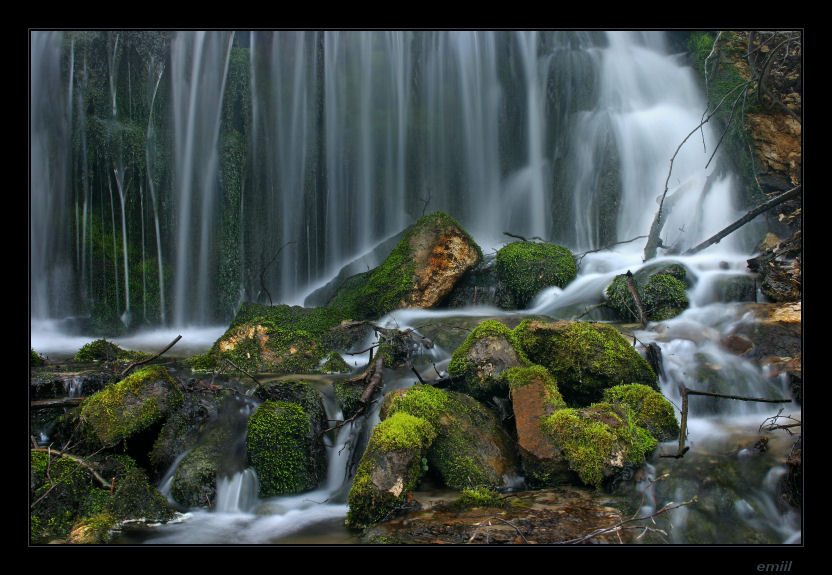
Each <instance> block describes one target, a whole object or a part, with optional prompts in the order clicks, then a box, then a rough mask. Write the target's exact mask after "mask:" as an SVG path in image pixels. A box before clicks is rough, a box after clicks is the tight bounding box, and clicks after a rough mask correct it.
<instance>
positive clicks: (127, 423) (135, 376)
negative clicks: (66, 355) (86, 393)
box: [81, 366, 183, 446]
mask: <svg viewBox="0 0 832 575" xmlns="http://www.w3.org/2000/svg"><path fill="white" fill-rule="evenodd" d="M182 399H183V394H182V390H181V389H180V388H179V386H178V385H177V384H176V382H174V380H173V379H172V378H171V377H170V375H169V374H168V372H167V370H166V369H165V368H164V367H162V366H149V367H145V368H143V369H140V370H138V371H135V372H133V373H131V374H130V375H128V376H127V377H126V378H124V379H123V380H121V381H119V382H118V383H115V384H113V385H110V386H108V387H106V388H105V389H103V390H102V391H100V392H98V393H96V394H95V395H92V396H90V397H88V398H87V399H86V400H85V401H84V403H83V404H82V405H81V419H82V420H83V421H84V423H85V424H86V425H87V426H89V428H90V429H91V430H92V433H93V434H94V435H95V436H96V437H97V439H98V441H100V442H101V444H102V445H105V446H113V445H116V444H117V443H119V442H120V441H122V440H125V439H127V438H129V437H131V436H133V435H135V434H138V433H140V432H142V431H145V430H148V429H150V428H152V427H153V426H155V425H156V424H159V425H161V423H162V421H163V420H164V419H165V418H166V417H167V415H168V414H169V413H170V412H171V411H173V410H174V409H175V408H176V407H178V406H179V405H180V404H181V403H182Z"/></svg>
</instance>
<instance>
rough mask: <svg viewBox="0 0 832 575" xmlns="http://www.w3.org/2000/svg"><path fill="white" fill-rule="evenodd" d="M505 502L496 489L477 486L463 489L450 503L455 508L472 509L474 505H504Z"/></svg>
mask: <svg viewBox="0 0 832 575" xmlns="http://www.w3.org/2000/svg"><path fill="white" fill-rule="evenodd" d="M505 505H506V504H505V502H504V501H503V500H502V496H501V495H500V493H499V492H498V491H495V490H493V489H487V488H484V487H478V488H475V489H463V490H462V493H461V494H460V496H459V497H458V498H457V499H456V500H455V501H454V502H453V503H451V507H453V508H456V509H474V508H476V507H505Z"/></svg>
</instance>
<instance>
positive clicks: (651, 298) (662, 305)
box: [642, 274, 690, 321]
mask: <svg viewBox="0 0 832 575" xmlns="http://www.w3.org/2000/svg"><path fill="white" fill-rule="evenodd" d="M686 289H687V288H686V286H685V284H684V283H683V282H682V281H680V280H679V279H677V278H676V277H674V276H672V275H670V274H654V275H652V276H650V279H649V280H647V284H646V285H645V286H644V295H643V297H642V300H643V302H644V307H645V313H646V314H647V317H648V319H649V320H650V321H663V320H667V319H670V318H673V317H676V316H677V315H679V314H680V313H682V312H683V311H684V310H685V309H687V307H688V306H689V305H690V302H689V301H688V294H687V291H686Z"/></svg>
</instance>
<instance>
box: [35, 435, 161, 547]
mask: <svg viewBox="0 0 832 575" xmlns="http://www.w3.org/2000/svg"><path fill="white" fill-rule="evenodd" d="M30 471H31V501H32V508H31V510H30V536H31V542H32V543H36V544H37V543H48V542H50V541H55V540H57V541H66V542H67V543H107V542H109V540H110V537H111V535H112V531H113V530H115V529H117V528H119V527H120V523H121V521H122V520H125V519H142V518H144V519H146V520H148V521H166V520H168V519H170V518H172V517H173V510H172V509H171V508H170V506H169V505H168V502H167V500H166V499H165V498H164V497H163V496H162V494H161V493H159V492H158V491H157V490H156V488H155V487H153V486H152V485H151V484H150V483H149V481H148V478H147V475H146V473H145V472H144V471H143V470H142V469H141V468H139V467H137V466H136V464H135V462H134V461H133V460H132V459H130V458H129V457H126V456H112V455H110V456H106V457H104V456H101V455H98V456H90V457H86V458H84V463H81V462H80V460H79V459H76V458H75V457H74V456H69V455H63V454H56V453H55V452H52V453H48V452H46V450H44V451H33V452H32V453H31V467H30ZM95 472H97V474H98V477H96V475H95V474H94V473H95ZM105 477H106V478H107V479H106V480H104V479H103V478H105ZM108 481H111V483H110V485H109V486H106V487H105V486H104V485H103V483H102V482H104V483H106V482H108ZM111 488H112V492H111Z"/></svg>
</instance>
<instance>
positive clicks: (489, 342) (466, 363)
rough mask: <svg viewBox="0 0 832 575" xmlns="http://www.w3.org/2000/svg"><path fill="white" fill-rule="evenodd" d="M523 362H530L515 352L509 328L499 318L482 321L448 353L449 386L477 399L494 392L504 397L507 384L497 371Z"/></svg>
mask: <svg viewBox="0 0 832 575" xmlns="http://www.w3.org/2000/svg"><path fill="white" fill-rule="evenodd" d="M527 365H530V363H529V361H528V360H527V359H526V357H525V356H524V355H523V353H522V352H519V351H518V347H517V345H516V344H515V340H514V334H513V332H512V330H511V329H509V328H508V327H507V326H506V325H505V324H503V323H501V322H499V321H496V320H485V321H483V322H481V323H480V324H479V325H477V327H475V328H474V329H473V330H472V331H471V333H470V334H469V335H468V337H467V338H466V339H465V341H464V342H463V343H462V345H461V346H459V347H458V348H457V349H456V351H454V353H453V355H452V356H451V361H450V363H449V364H448V373H449V374H450V376H451V389H454V390H457V391H461V392H464V393H467V394H469V395H471V396H473V397H475V398H477V399H479V400H481V401H490V400H491V399H492V398H493V397H494V396H495V395H496V396H498V397H507V396H508V387H507V385H506V382H505V380H504V379H503V378H502V377H501V374H502V373H503V372H504V371H505V370H507V369H511V368H513V367H519V366H527Z"/></svg>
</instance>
